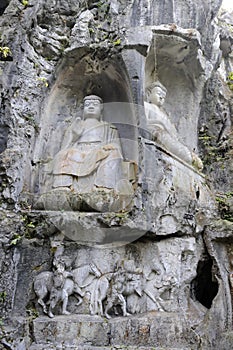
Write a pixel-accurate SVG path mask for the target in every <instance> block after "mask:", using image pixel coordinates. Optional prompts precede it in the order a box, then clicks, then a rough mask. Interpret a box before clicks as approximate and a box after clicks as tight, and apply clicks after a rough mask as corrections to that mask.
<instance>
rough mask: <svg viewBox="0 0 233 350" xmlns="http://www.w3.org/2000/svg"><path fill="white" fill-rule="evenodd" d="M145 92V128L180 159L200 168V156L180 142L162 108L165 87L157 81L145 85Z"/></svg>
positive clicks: (165, 91)
mask: <svg viewBox="0 0 233 350" xmlns="http://www.w3.org/2000/svg"><path fill="white" fill-rule="evenodd" d="M146 93H147V100H148V102H144V106H145V113H146V118H147V128H148V130H149V131H150V132H151V133H152V136H153V139H154V141H156V142H158V143H159V144H160V145H162V146H163V147H164V148H165V149H166V150H167V151H169V152H171V153H172V154H174V155H175V156H177V157H178V158H180V159H181V160H183V161H185V162H186V163H188V164H190V165H193V166H194V167H196V168H197V169H199V170H201V169H202V168H203V165H202V162H201V160H200V158H199V157H198V156H197V155H196V154H195V153H193V152H191V151H190V150H189V149H188V148H187V147H186V146H185V145H184V144H183V143H182V142H181V140H180V139H179V136H178V133H177V130H176V128H175V126H174V125H173V124H172V122H171V121H170V119H169V117H168V115H167V113H166V112H165V110H164V109H163V108H162V106H163V104H164V101H165V97H166V93H167V90H166V88H165V87H164V86H163V85H162V84H161V83H160V82H159V81H157V82H154V83H152V84H151V85H150V86H148V87H147V90H146Z"/></svg>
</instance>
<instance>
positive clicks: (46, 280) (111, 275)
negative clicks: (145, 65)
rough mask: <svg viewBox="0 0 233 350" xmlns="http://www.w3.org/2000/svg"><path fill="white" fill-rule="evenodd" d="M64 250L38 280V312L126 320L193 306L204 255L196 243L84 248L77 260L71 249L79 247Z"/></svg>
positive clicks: (185, 240)
mask: <svg viewBox="0 0 233 350" xmlns="http://www.w3.org/2000/svg"><path fill="white" fill-rule="evenodd" d="M63 243H64V242H63ZM63 243H62V244H63ZM62 247H63V248H62V249H60V252H59V253H58V254H55V255H54V257H53V266H52V270H51V271H44V272H41V273H39V274H38V275H36V276H35V278H34V281H33V289H34V292H35V294H36V299H37V301H36V305H37V306H36V307H37V309H38V311H40V312H41V308H42V311H43V313H44V314H46V315H48V316H49V317H54V315H58V314H64V315H66V314H69V313H75V314H89V315H99V316H105V317H107V318H111V317H117V316H125V317H127V316H130V315H132V314H141V313H145V312H150V311H160V312H175V311H178V310H179V308H180V307H182V308H183V309H184V310H187V309H188V307H189V303H190V302H191V301H189V299H190V284H191V281H192V280H193V279H194V278H195V276H196V268H197V264H198V260H199V257H200V254H201V253H200V250H197V242H196V241H195V239H194V238H174V239H168V240H166V241H161V242H158V243H148V245H147V247H145V245H144V244H143V243H137V244H136V245H128V246H125V247H120V248H118V249H117V250H116V249H103V250H99V249H95V248H89V249H88V253H87V250H86V249H83V248H81V249H78V250H77V258H76V259H75V260H73V261H72V254H71V253H72V251H71V250H70V249H75V247H69V248H68V246H66V244H64V246H62ZM57 251H58V250H57ZM85 255H86V258H84V256H85ZM88 256H89V257H88ZM103 257H105V258H103ZM68 262H69V263H68ZM80 262H82V263H81V264H80ZM34 302H35V301H34ZM193 302H194V301H193ZM197 307H198V306H197ZM201 312H203V308H202V309H201Z"/></svg>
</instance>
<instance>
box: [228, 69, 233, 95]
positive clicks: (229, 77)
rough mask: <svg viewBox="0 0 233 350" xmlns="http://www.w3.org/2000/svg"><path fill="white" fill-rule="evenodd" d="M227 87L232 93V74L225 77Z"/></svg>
mask: <svg viewBox="0 0 233 350" xmlns="http://www.w3.org/2000/svg"><path fill="white" fill-rule="evenodd" d="M227 85H228V87H229V89H230V90H232V91H233V72H230V73H229V74H228V76H227Z"/></svg>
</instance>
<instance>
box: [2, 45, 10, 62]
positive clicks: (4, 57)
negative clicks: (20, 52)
mask: <svg viewBox="0 0 233 350" xmlns="http://www.w3.org/2000/svg"><path fill="white" fill-rule="evenodd" d="M0 61H13V57H12V52H11V49H10V48H9V47H8V46H0Z"/></svg>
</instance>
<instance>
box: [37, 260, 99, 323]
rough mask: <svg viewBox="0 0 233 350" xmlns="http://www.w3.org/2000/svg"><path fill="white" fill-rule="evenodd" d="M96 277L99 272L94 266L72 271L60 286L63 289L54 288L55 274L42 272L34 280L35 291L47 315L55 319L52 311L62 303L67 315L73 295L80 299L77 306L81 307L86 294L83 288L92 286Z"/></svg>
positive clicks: (90, 265) (63, 312) (63, 311)
mask: <svg viewBox="0 0 233 350" xmlns="http://www.w3.org/2000/svg"><path fill="white" fill-rule="evenodd" d="M96 275H98V276H99V271H98V270H97V268H96V267H95V265H94V264H88V265H84V266H81V267H78V268H76V269H74V270H72V271H71V272H70V273H69V277H66V278H65V279H64V283H63V284H62V285H61V286H60V287H61V288H53V287H54V273H53V272H52V271H44V272H41V273H40V274H39V275H37V276H36V277H35V279H34V291H35V294H36V296H37V298H38V304H39V305H41V306H42V308H43V312H44V313H45V314H48V315H49V316H50V317H53V316H54V315H53V313H52V309H54V308H55V306H56V305H57V304H58V303H60V302H62V314H67V313H68V311H67V310H66V308H67V304H68V298H69V296H70V295H71V294H73V295H75V296H76V298H77V299H78V303H77V304H76V305H77V306H78V305H80V304H81V303H82V298H83V296H84V294H85V292H83V291H82V288H85V287H87V286H88V285H90V284H91V283H92V281H93V279H94V278H95V276H96ZM51 292H52V293H51ZM46 298H47V299H48V298H49V301H48V304H49V311H48V310H47V306H46V303H45V299H46Z"/></svg>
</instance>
